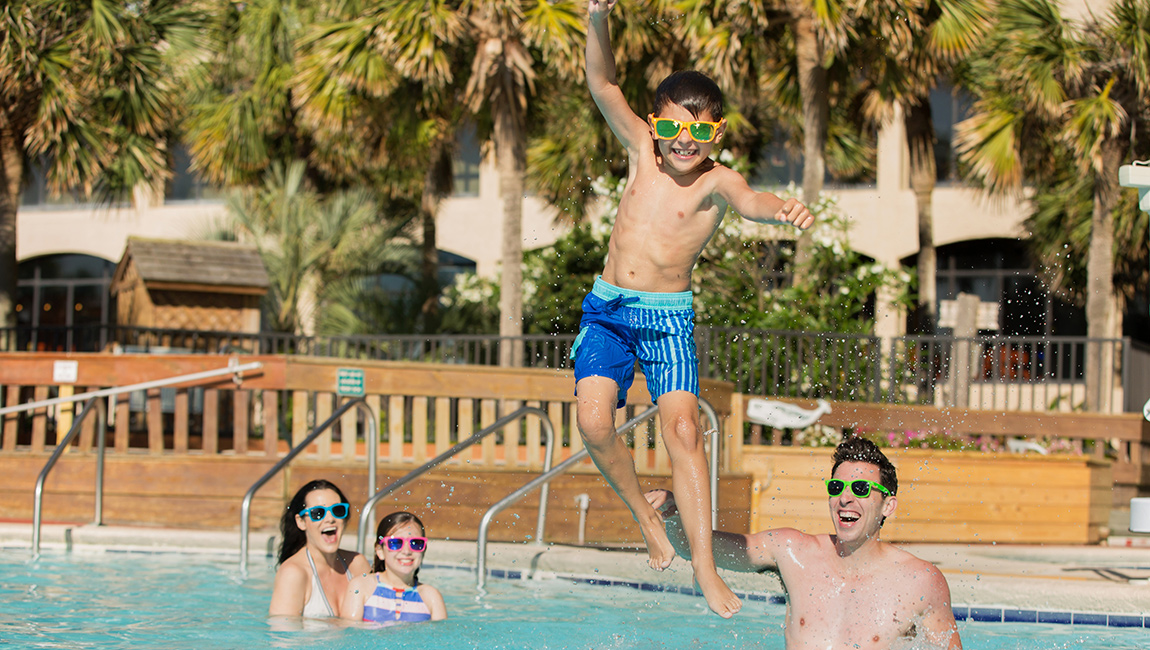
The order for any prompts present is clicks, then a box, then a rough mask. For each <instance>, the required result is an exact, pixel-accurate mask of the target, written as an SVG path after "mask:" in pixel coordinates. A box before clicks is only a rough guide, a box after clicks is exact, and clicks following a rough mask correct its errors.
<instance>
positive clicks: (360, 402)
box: [240, 397, 375, 572]
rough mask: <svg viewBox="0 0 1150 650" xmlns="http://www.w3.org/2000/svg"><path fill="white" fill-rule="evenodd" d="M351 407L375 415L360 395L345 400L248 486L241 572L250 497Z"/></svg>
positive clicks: (243, 507)
mask: <svg viewBox="0 0 1150 650" xmlns="http://www.w3.org/2000/svg"><path fill="white" fill-rule="evenodd" d="M352 407H357V408H361V409H363V410H365V411H367V412H368V414H369V417H370V418H372V419H374V418H375V415H374V414H372V413H371V409H370V408H368V406H367V403H366V402H365V401H364V399H363V398H362V397H357V398H355V399H353V400H351V401H348V402H345V403H344V404H343V406H340V407H339V408H338V409H336V410H335V412H334V413H332V414H331V416H330V417H329V418H328V419H326V420H324V421H323V423H322V424H320V425H319V426H317V427H316V428H315V429H313V430H312V432H311V433H310V434H308V437H306V438H304V439H303V440H301V441H300V443H299V444H298V445H296V446H295V447H293V448H292V450H291V451H289V452H288V453H287V455H286V456H284V457H283V458H281V459H280V461H279V462H278V463H276V464H275V466H274V467H272V468H271V469H269V470H268V471H267V473H265V474H264V475H263V476H261V477H260V478H259V479H258V480H257V481H256V482H255V483H254V484H252V486H251V487H250V488H248V491H247V494H245V495H244V500H243V502H242V503H241V504H240V571H241V572H244V571H247V568H248V527H249V524H250V518H251V510H252V497H254V496H255V494H256V490H258V489H260V488H261V487H263V485H264V483H267V482H268V481H269V480H271V477H273V476H275V475H276V474H278V473H279V471H280V470H282V469H283V468H284V466H285V465H287V464H288V463H290V462H291V461H292V460H293V459H294V458H295V457H296V456H298V455H299V454H300V452H302V451H303V450H304V449H306V448H307V446H308V445H310V444H311V443H312V441H313V440H315V439H316V438H318V437H319V436H320V434H321V433H323V432H324V431H326V430H327V429H328V427H330V426H331V425H332V424H335V423H336V422H337V421H338V420H339V419H340V418H341V417H343V414H344V413H347V412H348V410H350V409H351V408H352Z"/></svg>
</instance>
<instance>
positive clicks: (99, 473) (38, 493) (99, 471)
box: [0, 358, 264, 555]
mask: <svg viewBox="0 0 1150 650" xmlns="http://www.w3.org/2000/svg"><path fill="white" fill-rule="evenodd" d="M263 367H264V364H263V363H261V362H259V361H253V362H251V363H246V364H239V363H237V360H236V359H234V358H233V359H229V360H228V367H227V368H220V369H218V370H206V371H204V372H195V373H191V374H188V375H177V376H175V377H168V378H166V379H155V380H152V381H145V382H141V383H138V384H130V385H128V386H118V387H115V388H105V389H102V390H94V391H89V392H87V393H80V394H78V395H70V396H67V397H54V398H52V399H44V400H38V401H34V402H25V403H23V404H16V405H14V406H6V407H4V408H0V415H7V414H9V413H19V412H22V411H33V410H35V409H39V408H46V407H48V406H56V405H60V404H70V403H74V402H79V401H82V400H88V403H87V404H85V405H84V408H83V410H81V411H80V414H79V415H78V416H77V417H76V419H75V420H74V421H73V423H72V428H71V429H70V430H69V431H68V433H67V434H66V435H65V436H64V440H63V441H61V442H60V443H58V444H57V445H56V449H55V451H53V452H52V456H51V457H50V458H49V459H48V463H47V464H46V465H45V466H44V469H43V470H41V472H40V476H39V478H38V479H37V480H36V489H35V495H34V498H33V512H32V520H33V525H32V552H33V554H36V555H39V553H40V518H41V517H40V512H41V506H42V502H43V495H44V481H45V480H46V479H47V477H48V472H49V471H50V470H51V469H52V466H53V465H55V464H56V461H57V460H58V459H59V458H60V455H61V454H63V453H64V450H65V449H66V448H67V446H68V444H69V443H70V442H71V441H72V439H73V438H74V437H75V435H76V433H77V432H78V431H79V428H78V427H79V425H80V423H81V422H82V421H83V420H84V418H85V417H87V414H88V413H89V410H90V409H91V408H92V403H93V402H97V403H98V404H99V408H98V411H97V412H98V414H99V426H100V440H99V443H98V444H97V450H98V451H97V456H98V459H97V463H96V521H95V524H96V525H97V526H102V525H103V521H104V449H105V447H106V445H107V441H106V440H105V438H106V437H107V431H108V417H107V412H106V411H107V409H106V407H105V406H104V403H103V402H102V401H101V400H100V398H101V397H112V398H115V397H116V396H117V395H122V394H124V393H131V392H134V391H137V390H147V389H149V388H162V387H164V386H172V385H175V384H186V383H188V382H195V381H199V380H201V379H210V378H213V377H218V376H220V375H233V374H234V375H237V377H238V376H240V375H241V373H243V371H245V370H259V369H260V368H263ZM113 403H114V400H113Z"/></svg>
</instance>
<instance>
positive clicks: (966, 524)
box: [742, 446, 1112, 544]
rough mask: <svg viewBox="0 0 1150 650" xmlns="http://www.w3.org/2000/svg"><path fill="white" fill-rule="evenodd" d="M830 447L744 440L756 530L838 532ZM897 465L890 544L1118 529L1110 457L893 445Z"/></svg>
mask: <svg viewBox="0 0 1150 650" xmlns="http://www.w3.org/2000/svg"><path fill="white" fill-rule="evenodd" d="M833 452H834V450H833V449H830V448H809V447H807V448H799V447H774V446H762V447H751V446H748V447H745V448H744V449H743V458H742V460H743V469H744V471H746V472H748V473H750V474H751V475H752V476H753V482H752V497H751V499H752V506H751V518H750V520H751V530H753V531H757V530H764V529H767V528H780V527H792V528H797V529H799V530H802V531H804V532H808V533H812V534H818V533H831V532H833V527H832V526H831V521H830V512H829V510H828V506H827V496H826V491H825V488H824V487H823V479H826V478H830V473H831V455H832V454H833ZM884 452H885V453H886V454H887V456H888V457H889V458H890V459H891V462H893V463H894V465H895V467H896V468H898V480H899V492H898V509H897V510H896V512H895V514H894V516H893V517H892V518H890V519H888V520H887V522H886V524H885V525H884V526H883V533H882V537H883V539H885V540H887V541H891V542H941V543H953V542H977V543H990V542H999V543H1017V544H1048V543H1049V544H1095V543H1098V542H1099V541H1101V540H1103V539H1105V538H1106V536H1107V535H1108V534H1109V530H1108V528H1109V516H1110V507H1111V501H1112V497H1111V494H1110V492H1111V489H1112V482H1111V472H1110V462H1109V461H1106V460H1099V459H1095V458H1088V457H1083V456H1037V455H1027V456H1020V455H1016V454H997V453H983V452H954V451H935V450H922V449H916V450H902V451H894V450H884Z"/></svg>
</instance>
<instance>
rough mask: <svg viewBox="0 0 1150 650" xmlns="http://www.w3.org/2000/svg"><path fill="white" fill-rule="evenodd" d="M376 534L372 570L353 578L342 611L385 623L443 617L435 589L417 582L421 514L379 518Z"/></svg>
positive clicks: (422, 546)
mask: <svg viewBox="0 0 1150 650" xmlns="http://www.w3.org/2000/svg"><path fill="white" fill-rule="evenodd" d="M375 533H376V545H375V565H374V567H373V568H374V569H375V573H369V574H367V575H365V576H361V577H358V578H355V579H354V580H352V581H351V584H350V585H348V588H347V594H346V595H345V596H344V598H343V607H342V608H341V610H340V615H341V616H342V617H343V618H349V619H353V620H357V621H358V620H363V621H370V622H374V623H383V624H384V625H395V624H396V623H418V622H422V621H428V620H430V621H442V620H443V619H445V618H447V607H446V606H445V605H444V604H443V596H442V595H440V593H439V590H438V589H436V588H435V587H432V586H431V585H425V584H420V582H419V567H420V566H421V565H422V564H423V553H424V551H426V550H427V537H425V536H424V532H423V522H422V521H420V520H419V517H416V516H415V515H413V514H411V513H410V512H393V513H391V514H390V515H388V516H386V517H384V518H383V520H382V521H380V522H379V527H378V528H377V529H376V531H375Z"/></svg>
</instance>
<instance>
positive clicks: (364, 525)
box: [356, 406, 555, 554]
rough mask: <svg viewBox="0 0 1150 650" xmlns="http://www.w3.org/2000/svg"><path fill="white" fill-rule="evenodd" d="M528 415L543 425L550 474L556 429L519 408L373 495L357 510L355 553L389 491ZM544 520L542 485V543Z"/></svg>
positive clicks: (534, 411)
mask: <svg viewBox="0 0 1150 650" xmlns="http://www.w3.org/2000/svg"><path fill="white" fill-rule="evenodd" d="M528 415H535V416H537V417H538V418H539V420H540V421H541V422H542V424H543V432H544V433H545V434H546V435H547V450H546V452H544V453H545V455H544V458H543V473H544V474H546V473H548V472H550V471H551V457H552V454H553V453H554V450H555V427H554V425H553V424H552V423H551V416H550V415H548V413H547V411H544V410H543V409H541V408H538V407H535V406H523V407H520V408H519V409H517V410H515V411H513V412H511V413H508V414H507V415H505V416H503V417H501V418H499V419H498V420H496V421H495V422H494V423H493V424H491V425H490V426H488V427H486V428H484V429H482V430H480V431H477V432H475V433H473V434H471V436H470V437H468V438H467V439H466V440H461V441H459V442H458V443H456V444H455V445H454V446H453V447H451V448H450V449H448V450H447V451H445V452H443V453H442V454H440V455H438V456H436V457H435V458H433V459H431V460H429V461H427V462H426V463H424V464H423V465H421V466H420V467H417V468H416V469H413V470H412V471H410V472H408V473H407V474H406V475H405V476H403V477H402V478H400V479H398V480H397V481H395V482H394V483H392V484H391V485H389V486H387V487H385V488H383V489H382V490H380V491H379V492H378V493H376V494H375V496H373V497H371V498H370V499H368V500H367V503H365V504H364V506H363V510H362V511H360V515H359V542H358V546H357V547H356V548H357V550H358V551H359V552H360V553H361V554H362V553H364V552H365V550H366V548H367V530H368V522H370V521H371V518H372V517H371V513H372V511H373V510H374V509H375V504H376V503H378V502H379V500H380V499H382V498H384V497H386V496H387V495H389V494H391V493H392V492H395V491H396V490H398V489H399V488H401V487H403V486H404V485H407V484H408V483H409V482H411V481H412V480H414V479H415V478H417V477H419V476H421V475H423V474H425V473H427V472H428V471H430V470H432V469H434V468H435V467H436V466H437V465H440V464H441V463H443V461H445V460H447V459H449V458H451V457H452V456H454V455H456V454H458V453H459V452H461V451H463V450H464V449H467V448H468V447H470V446H472V445H474V444H475V443H477V442H479V441H480V440H482V439H484V438H486V437H487V436H489V435H491V434H493V433H496V432H497V431H499V430H501V429H502V428H503V427H505V426H507V425H508V424H511V423H512V422H514V421H516V420H520V419H522V418H524V417H526V416H528ZM546 520H547V487H546V486H544V488H543V492H542V493H541V498H540V499H539V518H538V521H537V522H536V525H535V539H536V540H537V541H542V540H543V525H544V523H545V522H546Z"/></svg>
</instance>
